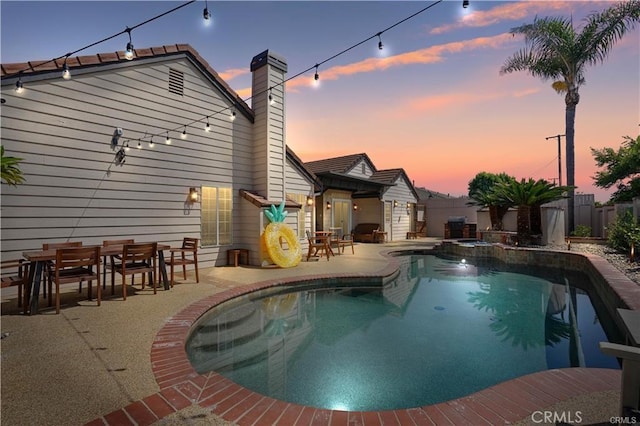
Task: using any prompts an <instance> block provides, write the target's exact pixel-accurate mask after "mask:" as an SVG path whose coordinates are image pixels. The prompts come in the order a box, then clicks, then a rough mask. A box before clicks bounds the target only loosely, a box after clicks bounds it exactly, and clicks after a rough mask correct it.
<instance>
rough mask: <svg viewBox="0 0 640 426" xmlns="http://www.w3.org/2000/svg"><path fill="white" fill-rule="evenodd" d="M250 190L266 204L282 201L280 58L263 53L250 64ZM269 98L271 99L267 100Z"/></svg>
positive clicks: (283, 150) (283, 67)
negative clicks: (252, 181) (251, 143)
mask: <svg viewBox="0 0 640 426" xmlns="http://www.w3.org/2000/svg"><path fill="white" fill-rule="evenodd" d="M251 72H252V75H253V77H252V86H251V90H252V97H251V108H252V109H253V112H254V114H255V121H254V126H253V178H254V189H255V190H256V191H257V192H258V193H259V194H260V195H262V196H263V197H265V198H266V199H267V200H272V201H278V202H279V201H282V200H284V199H285V188H284V180H285V161H286V141H285V103H284V79H285V73H286V72H287V63H286V61H285V60H284V58H282V57H280V56H278V55H277V54H275V53H273V52H270V51H269V50H265V51H264V52H262V53H260V54H258V55H256V56H255V57H254V58H253V60H252V61H251ZM270 98H271V99H270Z"/></svg>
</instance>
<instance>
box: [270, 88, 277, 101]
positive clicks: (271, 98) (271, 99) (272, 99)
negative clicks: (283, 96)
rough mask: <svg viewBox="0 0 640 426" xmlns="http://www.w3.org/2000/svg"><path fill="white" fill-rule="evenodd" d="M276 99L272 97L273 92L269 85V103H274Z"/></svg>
mask: <svg viewBox="0 0 640 426" xmlns="http://www.w3.org/2000/svg"><path fill="white" fill-rule="evenodd" d="M275 103H276V100H275V99H274V98H273V92H272V90H271V87H269V105H275Z"/></svg>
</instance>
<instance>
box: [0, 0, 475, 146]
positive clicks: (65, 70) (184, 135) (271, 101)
mask: <svg viewBox="0 0 640 426" xmlns="http://www.w3.org/2000/svg"><path fill="white" fill-rule="evenodd" d="M443 1H444V0H436V1H434V2H433V3H431V4H429V5H428V6H426V7H424V8H422V9H420V10H419V11H417V12H415V13H414V14H412V15H410V16H408V17H406V18H404V19H402V20H400V21H398V22H396V23H395V24H393V25H391V26H389V27H387V28H386V29H384V30H382V31H379V32H378V33H376V34H374V35H373V36H370V37H368V38H367V39H365V40H362V41H361V42H359V43H356V44H354V45H352V46H350V47H348V48H346V49H344V50H342V51H340V52H338V53H337V54H335V55H333V56H331V57H329V58H327V59H325V60H323V61H321V62H318V63H316V64H315V65H314V66H312V67H310V68H307V69H305V70H303V71H301V72H299V73H298V74H295V75H293V76H291V77H289V78H287V79H285V80H283V81H282V82H281V83H278V84H277V85H278V86H284V84H285V83H287V82H288V81H291V80H293V79H295V78H297V77H299V76H301V75H303V74H306V73H307V72H309V71H310V70H312V69H314V68H315V74H314V82H318V83H319V79H320V75H319V74H318V69H319V67H320V65H323V64H325V63H327V62H329V61H331V60H333V59H335V58H337V57H338V56H341V55H343V54H345V53H347V52H348V51H350V50H352V49H354V48H356V47H358V46H360V45H361V44H363V43H366V42H368V41H370V40H371V39H373V38H375V37H377V38H378V49H379V50H382V49H383V47H384V45H383V44H382V37H381V36H382V34H383V33H385V32H386V31H389V30H390V29H392V28H394V27H396V26H398V25H400V24H402V23H404V22H406V21H408V20H409V19H411V18H413V17H415V16H417V15H419V14H421V13H423V12H425V11H427V10H428V9H430V8H432V7H433V6H435V5H437V4H439V3H442V2H443ZM194 2H195V0H190V1H187V2H186V3H184V4H182V5H180V6H177V7H175V8H173V9H171V10H169V11H167V12H164V13H162V14H160V15H157V16H155V17H153V18H151V19H148V20H146V21H144V22H142V23H140V24H138V25H135V26H133V27H131V28H129V27H127V28H126V29H125V30H124V31H122V32H120V33H117V34H114V35H112V36H110V37H107V38H105V39H103V40H100V41H97V42H95V43H92V44H90V45H87V46H85V47H83V48H81V49H78V50H76V51H74V52H71V53H67V54H66V55H64V58H65V61H64V64H63V78H65V79H70V78H71V73H70V71H69V67H68V65H67V58H68V57H69V56H71V55H73V54H75V53H78V52H80V51H82V50H85V49H88V48H90V47H93V46H95V45H97V44H100V43H103V42H105V41H108V40H111V39H112V38H114V37H117V36H119V35H121V34H123V33H125V32H126V33H127V34H128V36H129V43H127V50H126V51H125V58H127V59H130V58H129V57H128V56H127V53H128V51H131V53H132V57H131V59H132V58H133V56H134V55H135V52H134V50H133V43H132V42H131V31H132V30H133V29H135V28H137V27H139V26H142V25H145V24H147V23H149V22H151V21H154V20H156V19H158V18H160V17H162V16H165V15H167V14H170V13H172V12H175V11H176V10H178V9H181V8H183V7H185V6H187V5H189V4H191V3H194ZM463 7H464V8H467V7H469V1H468V0H465V1H463ZM203 16H204V18H205V19H207V20H208V19H209V18H210V17H211V14H210V13H209V11H208V4H207V2H206V0H205V9H204V11H203ZM59 59H62V57H58V58H54V59H52V60H50V61H47V62H41V63H39V64H36V65H35V66H33V65H30V67H29V68H26V69H24V70H21V71H18V72H16V73H15V74H20V73H22V72H24V71H33V68H35V67H38V66H42V65H45V64H47V63H50V62H54V61H57V60H59ZM15 74H14V75H15ZM8 77H11V76H5V78H8ZM22 88H23V86H22V81H21V80H20V79H19V80H18V81H17V82H16V91H17V92H18V91H19V89H20V90H21V89H22ZM268 90H269V95H268V101H269V104H271V105H273V104H274V103H275V99H274V97H273V95H272V87H269V89H268ZM262 93H264V92H262ZM259 94H260V93H256V94H254V95H253V96H250V97H248V98H246V99H242V101H243V102H247V101H248V100H250V99H252V98H253V97H254V96H257V95H259ZM230 108H231V107H226V108H222V109H221V110H220V111H216V112H215V113H213V114H211V115H216V114H219V113H222V112H224V111H225V110H228V109H230ZM211 115H209V116H207V117H206V118H207V127H206V128H205V130H207V131H209V130H210V126H209V117H210V116H211ZM235 117H236V112H235V111H232V114H231V116H230V119H231V120H233V119H234V118H235ZM198 121H200V120H195V121H193V122H191V123H188V124H193V123H196V122H198ZM173 130H177V129H173ZM166 132H167V138H166V143H167V144H170V143H171V138H170V137H169V130H167V131H166ZM180 136H181V138H182V139H187V124H185V125H184V130H183V131H182V134H181V135H180ZM145 137H146V135H145ZM152 139H153V136H152ZM149 144H150V145H152V144H153V141H151V142H150V143H149ZM138 148H142V145H141V143H140V140H138ZM125 149H129V143H128V141H126V145H125Z"/></svg>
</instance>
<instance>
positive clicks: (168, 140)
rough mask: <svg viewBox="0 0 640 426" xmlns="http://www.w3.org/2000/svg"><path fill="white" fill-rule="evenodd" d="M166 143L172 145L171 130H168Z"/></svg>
mask: <svg viewBox="0 0 640 426" xmlns="http://www.w3.org/2000/svg"><path fill="white" fill-rule="evenodd" d="M164 143H166V144H167V145H171V138H170V137H169V131H168V130H167V139H165V141H164Z"/></svg>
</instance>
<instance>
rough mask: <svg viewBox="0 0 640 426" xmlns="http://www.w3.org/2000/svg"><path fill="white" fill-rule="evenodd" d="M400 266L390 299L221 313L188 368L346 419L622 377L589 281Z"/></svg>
mask: <svg viewBox="0 0 640 426" xmlns="http://www.w3.org/2000/svg"><path fill="white" fill-rule="evenodd" d="M399 260H400V262H401V268H400V272H399V274H398V276H397V277H395V279H394V280H392V281H391V282H389V283H387V284H385V285H384V286H383V288H380V287H379V286H373V285H370V286H366V285H365V286H359V287H357V288H354V287H349V288H345V287H342V288H340V287H332V288H315V289H314V288H310V287H309V286H301V287H304V290H301V291H297V292H293V293H290V292H285V291H283V289H282V288H280V289H279V290H278V291H279V293H277V294H271V295H265V294H264V293H262V294H260V295H259V296H256V297H248V298H244V299H243V300H242V301H233V302H230V303H228V304H225V305H222V306H220V307H216V308H214V309H213V310H212V311H211V312H209V313H208V314H207V315H206V316H205V317H204V318H203V319H202V320H201V321H200V322H199V323H198V324H197V326H196V328H195V329H194V331H193V333H192V334H191V336H190V339H189V341H188V343H187V353H188V355H189V358H190V360H191V362H192V364H193V365H194V367H195V368H196V370H198V371H199V372H201V373H203V372H207V371H217V372H219V373H220V374H222V375H224V376H226V377H228V378H230V379H231V380H233V381H234V382H236V383H238V384H240V385H242V386H245V387H247V388H249V389H251V390H254V391H256V392H259V393H261V394H264V395H268V396H271V397H273V398H276V399H280V400H283V401H289V402H294V403H297V404H301V405H309V406H314V407H321V408H327V409H342V410H387V409H400V408H409V407H417V406H422V405H426V404H434V403H438V402H442V401H446V400H450V399H454V398H458V397H462V396H465V395H469V394H471V393H473V392H476V391H478V390H481V389H484V388H487V387H489V386H492V385H494V384H497V383H499V382H502V381H505V380H509V379H512V378H515V377H518V376H522V375H525V374H529V373H533V372H536V371H541V370H545V369H552V368H562V367H570V366H586V367H607V368H619V366H618V364H617V361H616V360H615V359H614V358H611V357H608V356H605V355H603V354H602V353H601V352H600V350H599V349H598V342H600V341H606V340H609V339H607V336H606V334H605V332H604V331H603V328H602V326H601V324H600V323H601V321H602V322H603V323H604V324H609V323H610V322H609V320H607V319H605V318H604V317H603V316H602V315H603V314H601V313H600V312H598V314H597V313H596V309H594V306H593V305H592V303H591V301H590V299H589V296H588V295H587V294H586V293H585V291H583V290H581V289H580V287H581V286H583V285H584V280H585V279H586V278H585V277H584V276H582V275H576V274H572V275H567V273H565V272H562V271H559V270H549V271H543V270H541V269H540V268H538V270H537V271H536V274H537V276H536V275H533V274H530V273H524V272H522V271H520V272H518V271H512V270H510V269H509V267H507V266H506V265H502V264H483V265H474V264H471V263H470V262H464V261H462V260H448V259H442V258H438V257H436V256H431V255H426V256H404V257H400V258H399ZM325 287H326V286H325ZM289 290H294V288H288V290H287V291H289ZM599 318H601V319H599ZM612 340H615V339H612Z"/></svg>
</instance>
